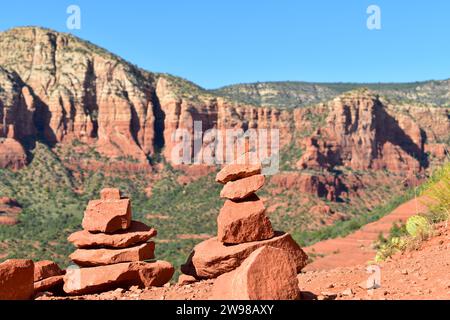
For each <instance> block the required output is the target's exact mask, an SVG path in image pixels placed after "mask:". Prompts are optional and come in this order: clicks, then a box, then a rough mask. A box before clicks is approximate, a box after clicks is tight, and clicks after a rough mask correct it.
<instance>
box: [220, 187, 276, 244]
mask: <svg viewBox="0 0 450 320" xmlns="http://www.w3.org/2000/svg"><path fill="white" fill-rule="evenodd" d="M265 211H266V209H265V207H264V204H263V202H262V201H261V200H260V199H259V198H258V197H257V196H256V195H253V196H252V197H250V198H247V199H244V200H240V201H232V200H227V201H226V202H225V204H224V206H223V207H222V209H220V213H219V216H218V217H217V238H218V240H219V241H221V242H223V243H226V244H240V243H245V242H252V241H260V240H267V239H270V238H272V237H273V236H274V231H273V229H272V224H271V222H270V220H269V218H268V217H267V216H266V214H265Z"/></svg>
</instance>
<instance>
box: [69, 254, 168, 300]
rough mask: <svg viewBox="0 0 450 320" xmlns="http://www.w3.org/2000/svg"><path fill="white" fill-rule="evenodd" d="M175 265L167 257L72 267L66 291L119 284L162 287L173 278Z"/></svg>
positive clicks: (110, 287)
mask: <svg viewBox="0 0 450 320" xmlns="http://www.w3.org/2000/svg"><path fill="white" fill-rule="evenodd" d="M174 271H175V269H174V268H173V266H172V265H171V264H170V263H169V262H166V261H155V262H127V263H118V264H113V265H109V266H100V267H93V268H81V269H79V268H73V269H70V268H69V269H68V270H67V273H66V275H65V276H64V291H65V292H66V293H67V294H69V295H84V294H92V293H100V292H104V291H109V290H114V289H116V288H129V287H131V286H135V285H137V286H140V287H152V286H156V287H160V286H163V285H164V284H165V283H167V282H169V281H170V279H171V278H172V276H173V273H174Z"/></svg>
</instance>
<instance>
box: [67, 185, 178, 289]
mask: <svg viewBox="0 0 450 320" xmlns="http://www.w3.org/2000/svg"><path fill="white" fill-rule="evenodd" d="M131 216H132V214H131V201H130V199H128V198H124V197H122V196H121V194H120V190H118V189H112V188H108V189H103V190H102V191H101V199H99V200H92V201H90V202H89V204H88V206H87V208H86V211H85V212H84V218H83V222H82V226H83V230H82V231H78V232H75V233H73V234H72V235H70V236H69V238H68V240H69V241H70V242H72V243H73V244H74V245H75V246H76V247H77V248H78V249H77V250H76V251H75V252H74V253H72V254H71V255H70V258H71V259H72V261H73V262H75V263H76V264H77V265H78V266H80V267H82V268H81V269H80V268H69V269H68V270H67V273H66V275H65V277H64V291H65V292H66V293H68V294H78V295H79V294H89V293H97V292H101V291H107V290H112V289H115V288H119V287H122V288H124V287H129V286H133V285H138V286H145V287H148V286H161V285H164V284H165V283H167V282H168V281H170V279H171V278H172V275H173V273H174V268H173V266H172V265H171V264H170V263H168V262H165V261H153V262H144V261H146V260H152V259H154V258H155V255H154V251H155V243H154V242H153V241H149V240H150V239H151V238H152V237H154V236H156V233H157V232H156V230H155V229H153V228H150V227H148V226H146V225H145V224H144V223H141V222H137V221H132V219H131Z"/></svg>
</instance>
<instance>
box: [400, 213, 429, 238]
mask: <svg viewBox="0 0 450 320" xmlns="http://www.w3.org/2000/svg"><path fill="white" fill-rule="evenodd" d="M406 231H407V232H408V233H409V235H411V236H412V237H417V236H420V235H426V234H428V233H429V232H430V223H429V222H428V220H427V219H426V218H425V217H422V216H418V215H415V216H412V217H410V218H409V219H408V221H406Z"/></svg>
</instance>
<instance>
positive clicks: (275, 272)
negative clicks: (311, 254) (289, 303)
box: [211, 246, 300, 300]
mask: <svg viewBox="0 0 450 320" xmlns="http://www.w3.org/2000/svg"><path fill="white" fill-rule="evenodd" d="M299 298H300V290H299V287H298V279H297V268H296V265H295V263H294V261H293V260H291V259H290V256H289V255H288V253H287V252H286V251H284V250H283V249H278V248H274V247H270V246H264V247H262V248H259V249H257V250H255V251H254V252H253V253H252V254H251V255H250V256H249V257H248V258H247V259H245V260H244V262H243V263H242V264H241V265H240V266H239V267H238V268H237V269H235V270H234V271H231V272H228V273H225V274H223V275H221V276H220V277H218V278H217V280H216V281H215V282H214V286H213V289H212V293H211V299H213V300H298V299H299Z"/></svg>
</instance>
